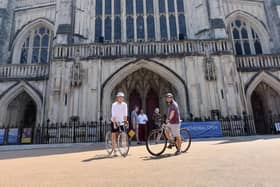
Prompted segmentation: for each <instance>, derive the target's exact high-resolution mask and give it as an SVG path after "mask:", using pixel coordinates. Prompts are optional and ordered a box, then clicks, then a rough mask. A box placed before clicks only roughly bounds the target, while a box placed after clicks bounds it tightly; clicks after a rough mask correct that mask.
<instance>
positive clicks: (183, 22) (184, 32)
mask: <svg viewBox="0 0 280 187" xmlns="http://www.w3.org/2000/svg"><path fill="white" fill-rule="evenodd" d="M179 29H180V34H182V35H183V36H184V37H186V35H187V28H186V19H185V16H184V15H183V14H181V15H179Z"/></svg>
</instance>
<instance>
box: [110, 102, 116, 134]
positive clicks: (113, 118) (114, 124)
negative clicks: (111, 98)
mask: <svg viewBox="0 0 280 187" xmlns="http://www.w3.org/2000/svg"><path fill="white" fill-rule="evenodd" d="M111 121H112V123H113V126H114V129H116V128H117V125H116V110H115V107H114V105H112V118H111Z"/></svg>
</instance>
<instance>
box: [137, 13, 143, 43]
mask: <svg viewBox="0 0 280 187" xmlns="http://www.w3.org/2000/svg"><path fill="white" fill-rule="evenodd" d="M137 39H138V40H143V39H145V27H144V18H143V16H138V17H137Z"/></svg>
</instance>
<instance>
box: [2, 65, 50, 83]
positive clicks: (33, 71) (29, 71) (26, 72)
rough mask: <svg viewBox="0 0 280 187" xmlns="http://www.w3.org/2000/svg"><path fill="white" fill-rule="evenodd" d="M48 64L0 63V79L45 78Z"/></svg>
mask: <svg viewBox="0 0 280 187" xmlns="http://www.w3.org/2000/svg"><path fill="white" fill-rule="evenodd" d="M48 73H49V65H48V64H2V65H0V80H6V79H7V80H10V79H46V78H48Z"/></svg>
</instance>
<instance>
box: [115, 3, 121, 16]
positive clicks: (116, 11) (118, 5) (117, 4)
mask: <svg viewBox="0 0 280 187" xmlns="http://www.w3.org/2000/svg"><path fill="white" fill-rule="evenodd" d="M114 6H115V15H120V14H121V0H114Z"/></svg>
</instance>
